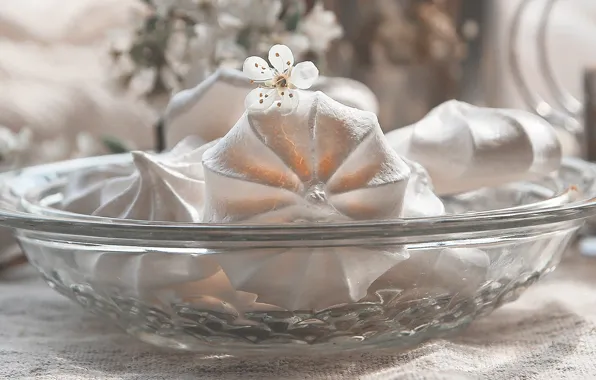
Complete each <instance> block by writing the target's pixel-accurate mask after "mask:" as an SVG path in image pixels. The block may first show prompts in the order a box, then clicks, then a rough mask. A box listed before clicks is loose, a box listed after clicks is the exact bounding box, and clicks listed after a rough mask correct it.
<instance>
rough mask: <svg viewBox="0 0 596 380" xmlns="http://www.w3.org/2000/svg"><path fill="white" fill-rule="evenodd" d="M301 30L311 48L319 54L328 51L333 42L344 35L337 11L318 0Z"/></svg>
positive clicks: (301, 25) (302, 23) (303, 22)
mask: <svg viewBox="0 0 596 380" xmlns="http://www.w3.org/2000/svg"><path fill="white" fill-rule="evenodd" d="M299 30H300V31H301V32H302V33H304V35H306V36H307V37H308V40H309V43H310V48H311V50H313V51H314V52H315V53H317V54H324V53H325V52H327V49H329V45H330V44H331V42H333V41H335V40H336V39H338V38H340V37H342V36H343V29H342V27H341V26H340V25H339V24H338V22H337V18H336V17H335V13H333V12H332V11H327V10H325V8H324V6H323V3H322V2H321V1H317V3H316V4H315V6H314V7H313V9H312V10H311V11H310V12H309V13H308V15H306V17H305V18H304V20H303V21H302V22H301V23H300V27H299Z"/></svg>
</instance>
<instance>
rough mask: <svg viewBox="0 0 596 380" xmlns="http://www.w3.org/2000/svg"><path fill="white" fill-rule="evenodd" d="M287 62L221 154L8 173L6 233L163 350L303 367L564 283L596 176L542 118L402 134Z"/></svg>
mask: <svg viewBox="0 0 596 380" xmlns="http://www.w3.org/2000/svg"><path fill="white" fill-rule="evenodd" d="M269 61H270V62H271V64H272V65H273V68H270V67H268V63H267V62H266V61H265V60H264V59H262V58H260V57H250V58H248V59H247V60H246V61H245V64H244V71H245V74H247V75H248V76H249V78H250V79H251V80H252V82H253V83H252V84H254V85H255V86H258V87H256V88H253V89H252V90H251V91H250V92H248V95H247V96H246V98H245V111H244V113H242V114H241V115H239V116H238V117H237V118H235V122H234V123H228V124H221V123H216V124H217V128H210V129H209V131H211V132H213V131H216V130H217V131H220V132H222V134H221V135H220V136H219V138H217V139H215V140H213V141H210V142H207V143H205V142H204V141H203V140H202V138H203V137H202V136H207V134H205V133H199V134H198V135H199V136H201V137H196V138H193V137H190V138H186V139H184V140H182V141H180V142H179V143H178V145H176V146H175V147H174V148H173V149H172V150H171V151H169V152H166V153H160V154H154V153H148V152H132V153H130V154H125V155H120V156H105V157H100V158H88V159H82V160H76V161H66V162H63V163H59V164H55V165H48V166H41V167H34V168H30V169H26V170H24V171H22V172H13V173H8V174H4V175H3V176H0V181H1V182H2V183H3V184H4V186H5V187H4V188H3V191H2V194H1V195H0V225H4V226H8V227H10V228H12V229H13V230H14V231H15V235H16V237H17V239H18V241H19V243H20V244H21V246H22V248H23V250H24V251H25V253H26V254H27V256H28V257H29V259H30V261H31V262H32V263H33V265H35V266H36V267H37V268H38V269H39V271H40V272H41V273H42V275H43V276H44V278H45V279H46V280H47V281H48V283H49V284H50V285H51V286H52V287H53V288H55V289H56V290H57V291H59V292H61V293H62V294H64V295H66V296H67V297H69V298H71V299H73V300H75V301H76V302H78V303H80V304H82V305H83V306H84V307H85V308H87V309H89V310H91V311H93V312H95V313H97V314H100V315H103V316H105V317H106V318H108V319H110V320H112V321H114V322H115V323H116V324H117V325H119V326H121V327H122V328H124V329H125V330H126V331H127V332H129V333H130V334H132V335H134V336H136V337H138V338H140V339H142V340H144V341H147V342H151V343H154V344H157V345H160V346H166V347H173V348H180V349H186V350H193V351H201V352H219V353H233V354H249V353H267V354H278V353H291V354H297V353H319V352H325V353H329V352H333V351H336V350H342V351H345V350H357V349H369V348H385V347H399V346H401V347H403V346H408V345H411V344H415V343H417V342H420V341H422V340H425V339H429V338H432V337H437V336H440V335H442V334H444V333H447V332H452V331H457V330H458V329H459V328H462V327H464V326H466V325H467V324H469V323H470V322H471V321H472V320H474V318H476V317H477V316H481V315H484V314H486V313H488V312H490V311H491V310H493V309H494V308H495V307H497V306H499V305H501V304H502V303H504V302H507V301H509V300H512V299H514V298H515V297H516V296H517V295H518V294H519V293H520V292H521V291H522V290H523V289H525V288H526V287H527V286H528V285H530V284H531V283H533V282H534V281H535V280H536V279H538V278H539V277H540V276H542V275H543V274H545V273H548V272H549V271H551V270H552V269H553V268H554V267H555V266H556V264H557V263H558V261H559V260H560V258H561V255H562V254H563V252H564V250H565V248H566V247H567V245H568V244H569V242H570V239H571V238H572V236H573V234H574V233H575V232H576V231H577V229H578V228H580V227H581V225H582V224H583V220H584V219H585V218H587V217H590V216H592V215H594V214H595V213H596V206H595V204H594V201H593V199H594V196H595V195H596V187H595V186H594V183H595V182H594V181H596V175H595V173H596V169H595V167H594V165H592V164H588V163H585V162H583V161H580V160H576V161H573V160H563V161H562V160H561V149H560V143H559V141H558V140H557V137H556V134H554V133H552V127H551V126H550V125H549V124H547V123H544V122H543V121H542V120H540V119H536V118H533V117H531V116H528V115H527V114H522V115H521V116H519V115H517V114H515V115H514V112H513V111H510V112H507V111H505V110H490V109H485V108H477V107H472V106H470V105H466V104H463V103H458V102H448V103H445V104H443V105H441V106H439V107H437V109H435V110H433V111H432V112H431V113H430V114H429V115H428V116H427V117H426V118H425V119H423V120H421V121H420V122H419V123H417V124H415V125H413V126H411V127H408V128H407V129H404V131H402V132H400V131H395V132H391V133H389V134H387V135H384V133H383V131H382V129H381V127H380V125H379V123H378V120H377V117H376V115H375V114H374V113H373V112H370V111H366V110H363V109H358V108H353V107H351V106H350V104H352V105H353V104H354V102H346V101H343V102H340V101H338V100H337V99H333V98H331V97H330V96H328V95H326V94H324V93H323V92H320V91H300V90H305V89H307V88H310V87H311V85H313V84H315V82H316V80H317V76H318V70H317V69H316V67H315V66H314V64H313V63H312V62H303V63H298V64H296V65H294V57H293V56H292V54H291V52H290V51H289V49H288V48H287V47H286V46H283V45H275V46H273V47H272V48H271V50H270V53H269ZM226 78H227V79H229V81H228V82H227V86H228V87H229V86H235V85H236V83H243V86H244V87H243V91H247V89H246V86H247V80H248V78H246V77H244V76H242V75H241V73H234V74H233V75H231V74H229V75H228V74H226V73H224V72H220V73H219V74H216V75H215V76H214V77H212V78H211V80H208V81H206V82H204V83H203V84H202V85H199V86H198V87H197V88H195V89H193V90H188V91H183V92H181V93H180V94H178V95H176V96H175V97H174V99H173V101H172V102H173V103H172V104H173V105H172V106H171V107H169V108H168V109H169V111H168V113H167V115H168V117H167V118H166V119H167V120H169V121H170V122H171V121H173V120H174V119H176V117H177V116H180V114H181V113H184V110H188V109H191V108H193V105H196V102H199V103H200V102H203V104H202V106H203V107H199V109H203V110H204V111H203V113H209V112H210V111H209V110H208V107H207V104H209V103H204V101H205V100H216V99H215V98H213V97H212V96H209V95H208V94H209V93H210V91H211V90H214V88H213V87H217V86H216V84H217V81H218V80H224V79H226ZM232 79H233V80H232ZM243 81H244V82H243ZM252 84H251V85H252ZM210 89H211V90H210ZM336 96H337V94H336ZM176 99H178V100H179V102H178V101H177V100H176ZM344 100H345V99H344ZM348 100H349V99H348ZM229 101H232V99H231V98H230V99H229ZM233 108H234V107H231V105H230V110H231V109H233ZM226 110H227V109H226ZM222 111H223V109H218V112H220V113H221V112H222ZM211 116H213V115H211ZM197 120H198V122H199V123H200V121H201V120H203V121H204V119H201V118H198V119H197ZM210 121H211V122H213V121H214V120H213V119H210ZM200 129H201V128H197V131H199V132H200ZM203 132H205V131H203ZM501 158H506V159H503V160H500V159H501Z"/></svg>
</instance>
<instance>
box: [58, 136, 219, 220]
mask: <svg viewBox="0 0 596 380" xmlns="http://www.w3.org/2000/svg"><path fill="white" fill-rule="evenodd" d="M211 145H212V144H202V140H200V139H198V138H196V137H191V138H188V139H186V140H183V141H182V142H181V143H180V144H179V145H178V146H177V147H176V148H175V149H173V150H172V151H171V152H169V153H166V154H160V155H154V154H149V153H144V152H132V159H133V166H129V167H114V166H112V167H106V168H100V169H98V170H96V171H91V172H83V173H78V174H76V175H74V176H73V178H72V179H71V181H70V185H69V186H67V188H66V189H65V193H64V200H63V201H62V209H64V210H66V211H70V212H76V213H84V214H90V215H96V216H103V217H111V218H122V219H137V220H158V221H180V222H196V221H200V220H201V215H202V209H203V192H204V181H203V167H202V165H201V158H202V155H203V153H204V152H205V150H206V149H208V148H209V147H210V146H211Z"/></svg>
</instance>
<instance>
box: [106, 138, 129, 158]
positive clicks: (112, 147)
mask: <svg viewBox="0 0 596 380" xmlns="http://www.w3.org/2000/svg"><path fill="white" fill-rule="evenodd" d="M101 142H102V143H103V145H104V146H105V147H106V148H107V149H108V151H109V152H110V153H113V154H117V153H127V152H130V148H128V147H127V146H126V144H125V143H124V142H122V141H120V140H118V139H117V138H116V137H113V136H103V137H102V138H101Z"/></svg>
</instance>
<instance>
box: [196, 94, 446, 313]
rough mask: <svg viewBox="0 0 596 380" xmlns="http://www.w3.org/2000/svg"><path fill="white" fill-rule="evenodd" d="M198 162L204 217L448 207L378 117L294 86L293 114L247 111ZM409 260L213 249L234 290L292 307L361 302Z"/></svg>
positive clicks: (339, 216)
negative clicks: (295, 103)
mask: <svg viewBox="0 0 596 380" xmlns="http://www.w3.org/2000/svg"><path fill="white" fill-rule="evenodd" d="M203 166H204V168H205V183H206V198H205V219H204V220H205V221H206V222H215V223H222V222H223V223H229V222H232V223H237V222H242V223H269V224H271V223H283V222H302V221H310V222H329V221H348V220H363V219H393V218H398V217H400V216H402V215H407V216H424V215H440V214H442V213H443V212H444V208H443V204H442V203H441V201H440V200H439V199H438V198H437V197H436V196H435V195H434V194H433V192H432V190H431V185H430V183H429V181H428V178H427V177H426V174H425V172H424V169H422V168H421V167H420V166H418V165H416V164H414V163H406V162H404V161H403V160H402V159H401V158H400V157H398V156H397V155H396V154H395V153H394V152H393V151H392V150H391V149H390V147H389V146H388V144H387V142H386V141H385V139H384V137H383V133H382V131H381V128H380V126H379V124H378V122H377V119H376V116H375V115H374V114H372V113H369V112H365V111H359V110H357V109H354V108H350V107H347V106H344V105H342V104H340V103H338V102H336V101H334V100H332V99H331V98H329V97H328V96H326V95H324V94H323V93H320V92H316V93H314V94H312V93H311V94H309V93H300V102H299V104H298V108H297V109H296V110H295V111H294V112H293V113H291V114H289V115H284V114H283V112H282V111H279V110H276V109H275V107H274V108H272V109H269V110H268V111H261V112H248V113H246V114H245V115H244V116H243V117H242V118H241V119H240V120H239V121H238V123H237V124H236V125H235V126H234V127H233V128H232V130H231V131H230V132H229V133H228V134H227V135H226V136H225V137H224V138H222V139H221V140H220V141H219V142H218V143H217V144H215V145H214V146H213V147H212V148H211V149H209V150H207V151H206V152H205V154H204V156H203ZM410 167H411V168H412V169H413V170H415V172H414V173H412V172H411V169H410ZM408 194H409V195H408ZM408 196H409V197H410V198H408ZM407 257H408V256H407V253H406V252H405V249H404V248H403V247H379V248H373V247H341V248H334V247H329V248H311V247H305V248H291V249H258V250H257V249H254V250H252V249H251V250H243V251H239V252H237V253H236V252H227V253H226V254H222V255H214V258H215V259H216V260H218V262H219V263H220V265H221V267H222V268H223V270H224V272H225V273H226V274H227V276H228V278H229V279H230V282H231V283H232V285H233V286H234V287H235V288H236V289H237V290H240V291H245V292H250V293H254V294H256V295H257V297H258V298H257V300H258V301H259V302H263V303H266V304H269V305H274V306H279V307H283V308H285V309H289V310H320V309H324V308H327V307H331V306H334V305H339V304H342V303H347V302H353V301H357V300H359V299H361V298H362V297H364V296H366V292H367V289H368V287H369V286H370V284H372V283H373V282H374V281H375V280H376V279H377V278H378V277H379V276H381V275H382V274H383V273H385V272H386V271H387V270H389V269H390V268H392V267H394V266H395V265H396V264H398V263H399V262H401V261H403V260H404V259H406V258H407Z"/></svg>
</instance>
